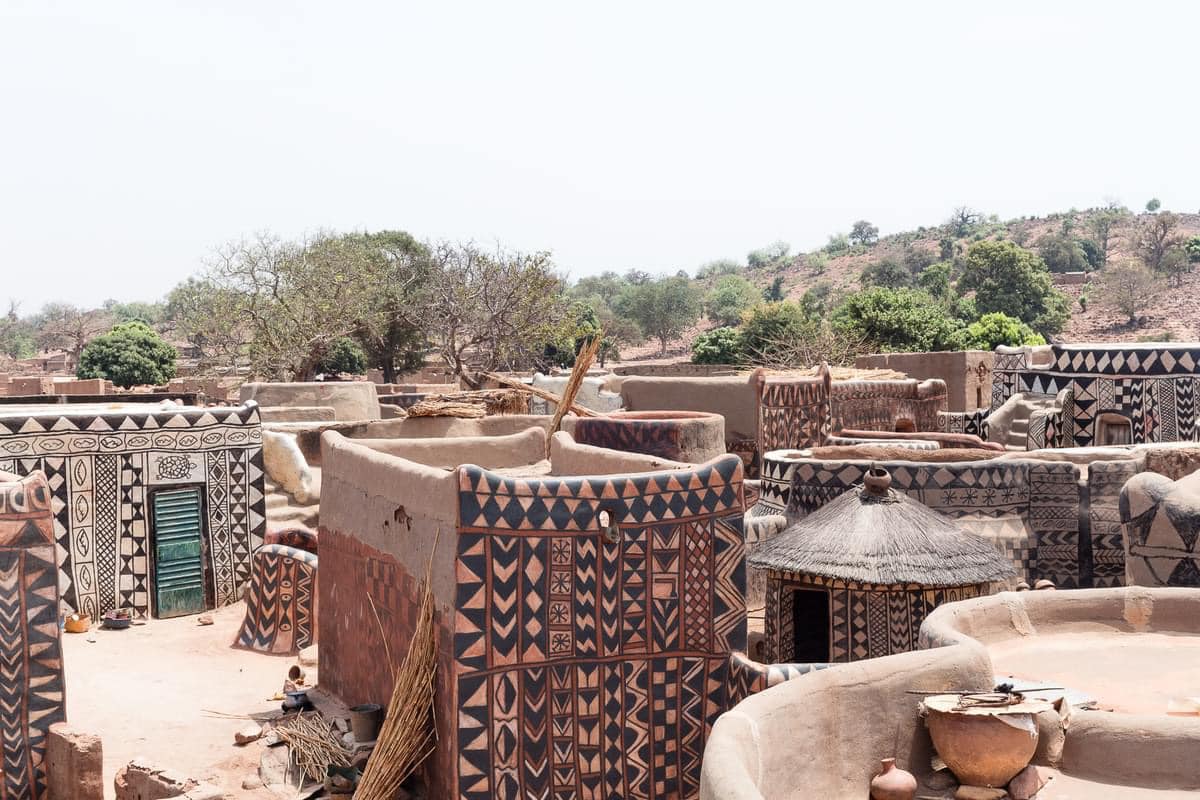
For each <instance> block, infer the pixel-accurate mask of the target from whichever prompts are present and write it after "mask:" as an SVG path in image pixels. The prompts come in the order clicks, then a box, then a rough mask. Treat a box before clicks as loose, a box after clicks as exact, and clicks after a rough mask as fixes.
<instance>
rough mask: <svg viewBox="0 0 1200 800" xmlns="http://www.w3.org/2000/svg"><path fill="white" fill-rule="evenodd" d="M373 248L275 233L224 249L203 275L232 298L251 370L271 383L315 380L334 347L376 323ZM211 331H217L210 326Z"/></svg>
mask: <svg viewBox="0 0 1200 800" xmlns="http://www.w3.org/2000/svg"><path fill="white" fill-rule="evenodd" d="M377 267H378V262H377V260H376V259H375V258H374V257H373V255H372V252H371V250H370V248H368V247H364V246H363V243H362V241H361V239H359V238H357V237H353V236H337V235H334V234H329V233H321V234H316V235H314V236H310V237H307V238H305V239H303V240H301V241H298V242H289V241H283V240H281V239H279V238H277V237H274V236H271V235H270V234H265V233H264V234H259V235H257V236H255V237H254V238H252V239H243V240H240V241H236V242H231V243H229V244H227V245H226V246H224V247H223V248H221V249H220V250H219V251H218V252H217V255H216V257H215V259H214V260H213V261H212V263H211V264H210V266H209V271H208V273H207V274H206V275H205V276H204V279H203V280H204V283H206V284H209V285H213V286H216V287H218V289H219V295H218V297H231V298H233V299H234V303H233V304H232V305H225V304H224V303H222V304H220V305H218V306H216V308H217V309H218V310H220V311H223V312H224V311H229V310H232V311H233V312H234V313H236V315H237V323H236V325H237V327H239V328H241V330H242V334H243V336H244V337H245V338H246V346H245V350H244V355H245V357H246V358H247V359H248V360H249V362H250V365H251V368H252V369H253V371H254V372H255V373H256V374H257V375H259V376H261V377H263V378H267V379H270V380H300V381H304V380H311V379H312V377H313V375H315V374H316V371H317V365H318V364H320V362H321V360H322V359H323V358H324V357H325V353H326V352H327V350H328V349H329V347H330V346H331V345H332V344H333V342H334V341H336V340H337V339H340V338H341V337H343V336H350V335H352V334H354V333H355V332H356V331H359V330H360V329H361V328H363V327H364V326H365V325H375V324H377V323H378V324H382V323H381V322H379V321H380V320H382V318H383V317H384V316H385V315H386V314H387V312H388V309H387V308H386V307H385V306H384V305H382V304H381V303H380V302H379V297H380V286H379V285H378V283H379V281H380V280H381V278H380V275H379V274H378V272H377ZM208 327H210V328H211V327H212V326H211V325H209V326H208Z"/></svg>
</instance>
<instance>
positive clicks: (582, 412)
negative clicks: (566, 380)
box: [481, 372, 604, 417]
mask: <svg viewBox="0 0 1200 800" xmlns="http://www.w3.org/2000/svg"><path fill="white" fill-rule="evenodd" d="M481 374H482V375H483V377H485V378H487V379H489V380H493V381H496V382H497V383H499V384H501V385H503V386H508V387H509V388H512V389H517V390H519V391H522V392H527V393H528V394H531V395H533V396H534V397H540V398H542V399H543V400H549V401H550V402H551V403H554V404H555V405H558V404H559V403H561V402H562V398H561V397H560V396H558V395H556V394H555V393H554V392H547V391H546V390H545V389H539V388H537V387H536V386H530V385H528V384H525V383H521V382H520V381H518V380H514V379H512V378H506V377H504V376H503V375H497V374H496V373H494V372H484V373H481ZM567 408H569V409H571V411H573V412H575V414H576V415H578V416H580V417H602V416H604V415H603V414H601V413H600V412H598V411H593V410H592V409H590V408H585V407H584V406H581V405H579V404H578V403H571V404H570V405H569V406H567Z"/></svg>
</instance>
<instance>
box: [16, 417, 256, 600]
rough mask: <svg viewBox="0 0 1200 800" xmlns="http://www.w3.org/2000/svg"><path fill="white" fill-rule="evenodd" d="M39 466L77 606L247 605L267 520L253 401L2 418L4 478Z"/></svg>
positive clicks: (65, 595) (68, 592)
mask: <svg viewBox="0 0 1200 800" xmlns="http://www.w3.org/2000/svg"><path fill="white" fill-rule="evenodd" d="M0 412H3V409H2V408H0ZM35 470H40V471H42V472H43V473H44V474H45V475H46V478H47V480H48V482H49V487H50V492H51V497H52V506H53V511H54V534H55V539H56V543H57V547H56V551H57V552H56V557H57V564H58V569H59V584H60V586H61V587H62V600H63V603H64V604H65V605H66V606H68V607H69V608H71V609H72V610H77V611H79V612H81V613H85V614H89V615H90V616H91V617H92V618H93V619H97V618H98V617H99V616H100V615H101V614H103V613H104V612H106V611H109V610H112V609H115V608H128V609H132V610H133V611H135V612H137V613H138V614H141V615H146V614H154V615H158V616H170V615H175V614H180V613H190V612H195V611H203V610H204V609H206V608H213V607H219V606H223V605H227V604H229V603H234V602H236V601H237V600H239V599H240V597H241V587H242V586H243V585H244V584H245V583H246V582H247V580H248V579H249V575H250V554H251V553H252V552H253V551H254V550H255V549H256V548H257V547H258V546H259V545H260V544H261V543H262V537H263V533H264V529H265V525H266V517H265V513H266V512H265V499H264V496H263V462H262V428H261V425H260V423H259V416H258V406H257V405H256V404H255V403H253V402H251V403H247V404H245V405H242V406H240V407H232V408H193V407H183V406H179V407H169V406H163V405H154V406H147V407H140V408H139V407H137V406H135V405H133V404H126V405H121V406H74V407H73V406H53V407H42V408H32V409H25V410H20V411H13V412H3V413H0V471H6V472H12V473H16V474H18V475H28V474H30V473H31V472H34V471H35Z"/></svg>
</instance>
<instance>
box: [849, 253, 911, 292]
mask: <svg viewBox="0 0 1200 800" xmlns="http://www.w3.org/2000/svg"><path fill="white" fill-rule="evenodd" d="M861 280H862V285H863V286H868V287H869V286H882V287H884V288H887V289H902V288H904V287H906V286H911V285H912V280H913V276H912V273H911V272H909V271H908V268H907V267H905V266H904V265H903V264H901V263H900V262H899V261H897V260H896V259H894V258H890V257H889V258H883V259H880V260H879V261H876V262H875V263H874V264H870V265H868V266H867V268H866V269H864V270H863V271H862V278H861Z"/></svg>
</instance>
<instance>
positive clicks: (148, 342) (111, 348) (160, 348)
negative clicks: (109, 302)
mask: <svg viewBox="0 0 1200 800" xmlns="http://www.w3.org/2000/svg"><path fill="white" fill-rule="evenodd" d="M177 356H178V354H177V353H176V352H175V348H174V347H172V346H171V345H169V344H167V343H166V342H164V341H163V340H162V338H161V337H160V336H159V335H158V334H157V333H155V332H154V331H153V330H152V329H151V328H150V326H148V325H146V323H144V322H140V321H136V320H135V321H133V322H124V323H121V324H119V325H115V326H113V328H112V330H110V331H109V332H108V333H106V334H103V335H101V336H97V337H96V338H94V339H92V340H91V341H90V342H88V344H87V346H86V347H84V348H83V353H82V354H81V355H80V357H79V369H78V370H77V372H76V373H75V374H76V376H77V377H79V378H103V379H105V380H110V381H112V382H113V383H114V384H116V385H117V386H120V387H122V388H124V389H128V388H130V387H131V386H140V385H142V384H151V385H154V386H160V385H162V384H164V383H166V382H167V381H169V380H171V378H173V377H175V359H176V357H177Z"/></svg>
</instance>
